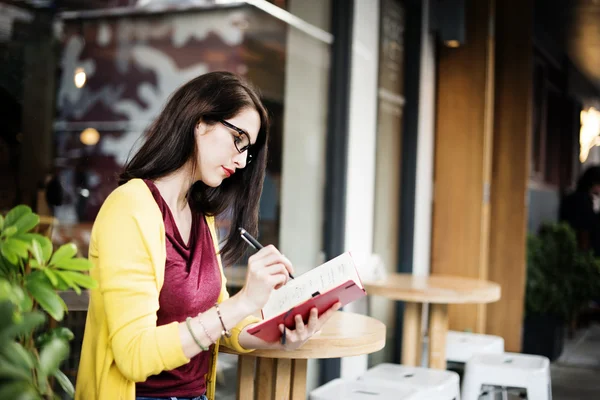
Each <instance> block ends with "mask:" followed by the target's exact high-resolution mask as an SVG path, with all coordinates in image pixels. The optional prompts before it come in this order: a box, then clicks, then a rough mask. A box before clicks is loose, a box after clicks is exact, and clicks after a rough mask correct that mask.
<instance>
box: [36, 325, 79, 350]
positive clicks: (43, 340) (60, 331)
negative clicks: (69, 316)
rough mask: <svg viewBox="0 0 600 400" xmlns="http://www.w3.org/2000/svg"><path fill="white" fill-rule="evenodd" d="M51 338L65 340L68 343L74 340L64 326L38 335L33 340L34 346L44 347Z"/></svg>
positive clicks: (73, 336)
mask: <svg viewBox="0 0 600 400" xmlns="http://www.w3.org/2000/svg"><path fill="white" fill-rule="evenodd" d="M52 338H59V339H62V340H66V341H67V342H70V341H71V340H73V339H74V338H75V335H74V334H73V332H71V330H70V329H69V328H65V327H64V326H59V327H58V328H54V329H52V330H50V331H46V332H44V333H42V334H41V335H39V336H38V337H37V338H36V339H35V344H36V346H38V347H44V346H45V345H46V344H47V343H48V342H49V341H50V339H52Z"/></svg>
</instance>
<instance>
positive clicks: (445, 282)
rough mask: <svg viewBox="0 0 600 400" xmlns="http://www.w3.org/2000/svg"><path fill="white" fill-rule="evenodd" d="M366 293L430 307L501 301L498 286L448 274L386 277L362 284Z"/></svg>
mask: <svg viewBox="0 0 600 400" xmlns="http://www.w3.org/2000/svg"><path fill="white" fill-rule="evenodd" d="M363 283H364V286H365V289H366V290H367V294H369V295H377V296H383V297H386V298H388V299H391V300H400V301H408V302H414V303H433V304H468V303H471V304H483V303H492V302H494V301H498V300H499V299H500V293H501V290H500V285H498V284H497V283H493V282H489V281H486V280H481V279H473V278H464V277H459V276H448V275H430V276H415V275H412V274H399V273H394V274H388V276H387V277H386V278H385V279H382V280H379V281H373V282H363Z"/></svg>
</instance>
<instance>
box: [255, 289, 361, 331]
mask: <svg viewBox="0 0 600 400" xmlns="http://www.w3.org/2000/svg"><path fill="white" fill-rule="evenodd" d="M366 294H367V292H366V291H365V289H364V288H361V287H360V286H358V285H357V284H356V282H354V281H353V280H351V279H350V280H348V281H346V282H344V283H342V284H341V285H339V286H336V287H334V288H332V289H330V290H328V291H326V292H323V293H314V294H313V297H312V298H310V299H308V300H306V301H304V302H303V303H300V304H298V305H297V306H295V307H292V308H291V309H290V310H288V311H286V312H283V313H281V314H279V315H276V316H274V317H271V318H269V319H266V320H264V321H262V322H260V323H258V324H257V325H255V326H253V327H252V328H250V329H248V333H250V334H251V335H254V336H256V337H258V338H260V339H262V340H264V341H266V342H277V341H279V339H280V337H281V332H280V331H279V325H280V324H283V323H284V322H285V326H286V327H287V328H288V329H295V328H296V322H295V321H294V319H295V317H296V315H297V314H300V315H302V320H303V321H304V323H307V322H308V317H309V314H310V310H311V309H312V308H313V307H316V308H317V309H318V310H319V315H321V313H323V312H325V311H327V310H328V309H329V308H331V306H333V305H334V304H335V303H336V302H338V301H340V302H341V303H342V307H343V306H345V305H346V304H348V303H351V302H353V301H354V300H356V299H359V298H361V297H363V296H366Z"/></svg>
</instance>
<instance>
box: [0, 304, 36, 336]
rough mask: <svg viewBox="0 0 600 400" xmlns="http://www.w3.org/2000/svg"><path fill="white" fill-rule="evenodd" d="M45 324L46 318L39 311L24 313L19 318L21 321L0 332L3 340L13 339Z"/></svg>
mask: <svg viewBox="0 0 600 400" xmlns="http://www.w3.org/2000/svg"><path fill="white" fill-rule="evenodd" d="M44 322H46V316H45V315H44V313H42V312H40V311H33V312H29V313H25V314H23V315H22V317H21V321H20V322H19V323H18V324H17V323H15V324H12V325H9V326H8V328H7V329H6V330H4V331H3V332H2V335H3V336H4V337H5V338H7V337H8V338H10V339H14V338H15V337H17V336H19V335H27V334H29V333H31V332H32V331H34V330H35V329H36V328H37V327H39V326H41V325H42V324H43V323H44Z"/></svg>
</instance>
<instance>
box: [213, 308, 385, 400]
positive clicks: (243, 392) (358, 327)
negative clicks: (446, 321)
mask: <svg viewBox="0 0 600 400" xmlns="http://www.w3.org/2000/svg"><path fill="white" fill-rule="evenodd" d="M384 346H385V325H384V324H383V323H382V322H381V321H378V320H376V319H374V318H371V317H368V316H365V315H360V314H354V313H350V312H344V311H338V312H336V313H335V314H334V315H333V316H332V317H331V319H330V320H329V321H328V322H327V324H326V325H325V326H323V328H322V329H321V334H320V335H318V336H314V337H312V338H311V339H310V340H309V341H308V342H306V343H305V344H304V346H302V348H300V349H298V350H294V351H281V350H255V351H254V352H252V353H249V354H239V353H236V352H234V351H232V350H231V349H228V348H226V347H221V348H220V351H222V352H223V353H229V354H238V356H239V357H238V388H237V397H236V398H237V399H238V400H270V399H292V400H300V399H301V400H306V367H307V360H308V359H309V358H338V357H350V356H358V355H361V354H369V353H374V352H376V351H379V350H381V349H382V348H383V347H384ZM255 369H256V373H255Z"/></svg>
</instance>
